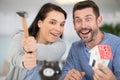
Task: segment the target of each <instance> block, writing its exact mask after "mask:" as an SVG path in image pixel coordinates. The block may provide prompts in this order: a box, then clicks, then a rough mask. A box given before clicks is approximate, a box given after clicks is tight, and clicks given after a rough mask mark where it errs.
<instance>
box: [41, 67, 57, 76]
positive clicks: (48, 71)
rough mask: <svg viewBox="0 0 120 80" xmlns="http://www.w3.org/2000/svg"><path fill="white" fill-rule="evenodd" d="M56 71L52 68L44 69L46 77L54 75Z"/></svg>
mask: <svg viewBox="0 0 120 80" xmlns="http://www.w3.org/2000/svg"><path fill="white" fill-rule="evenodd" d="M54 73H55V71H54V70H53V69H52V68H45V69H44V70H43V75H44V76H46V77H52V76H53V75H54Z"/></svg>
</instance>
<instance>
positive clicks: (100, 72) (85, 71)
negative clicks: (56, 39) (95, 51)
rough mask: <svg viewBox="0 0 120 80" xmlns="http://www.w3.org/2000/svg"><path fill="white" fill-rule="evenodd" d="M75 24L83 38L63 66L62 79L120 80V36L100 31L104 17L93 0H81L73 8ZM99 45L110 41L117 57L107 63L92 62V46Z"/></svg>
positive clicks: (73, 48)
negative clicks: (95, 65)
mask: <svg viewBox="0 0 120 80" xmlns="http://www.w3.org/2000/svg"><path fill="white" fill-rule="evenodd" d="M73 20H74V21H73V23H74V28H75V30H76V32H77V34H78V36H79V37H80V38H81V40H80V41H76V42H74V43H73V44H72V46H71V49H70V52H69V55H68V57H67V60H66V63H65V65H64V67H63V70H62V80H120V62H119V61H120V38H119V37H117V36H115V35H112V34H109V33H105V32H102V31H100V29H99V28H100V25H101V23H102V17H101V16H100V13H99V8H98V6H97V5H96V4H95V3H94V2H93V1H83V2H78V3H76V4H75V5H74V8H73ZM96 45H108V46H110V48H111V51H112V57H113V59H112V60H110V62H109V64H108V66H107V67H105V66H104V65H103V64H101V63H99V64H98V68H96V67H92V66H90V65H89V60H90V53H89V50H91V49H92V48H93V47H95V46H96Z"/></svg>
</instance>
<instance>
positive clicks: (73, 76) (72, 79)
mask: <svg viewBox="0 0 120 80" xmlns="http://www.w3.org/2000/svg"><path fill="white" fill-rule="evenodd" d="M84 75H85V72H79V71H78V70H75V69H72V70H70V71H69V72H68V73H67V75H66V76H65V79H64V80H82V77H83V76H84Z"/></svg>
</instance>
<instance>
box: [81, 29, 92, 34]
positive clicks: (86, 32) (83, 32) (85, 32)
mask: <svg viewBox="0 0 120 80" xmlns="http://www.w3.org/2000/svg"><path fill="white" fill-rule="evenodd" d="M89 32H90V31H89V30H87V31H81V33H82V34H88V33H89Z"/></svg>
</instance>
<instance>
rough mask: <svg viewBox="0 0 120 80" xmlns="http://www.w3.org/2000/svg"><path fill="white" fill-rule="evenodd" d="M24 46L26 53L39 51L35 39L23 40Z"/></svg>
mask: <svg viewBox="0 0 120 80" xmlns="http://www.w3.org/2000/svg"><path fill="white" fill-rule="evenodd" d="M22 45H23V48H24V50H25V52H35V51H36V49H37V43H36V40H35V38H34V37H28V38H23V41H22Z"/></svg>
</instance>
